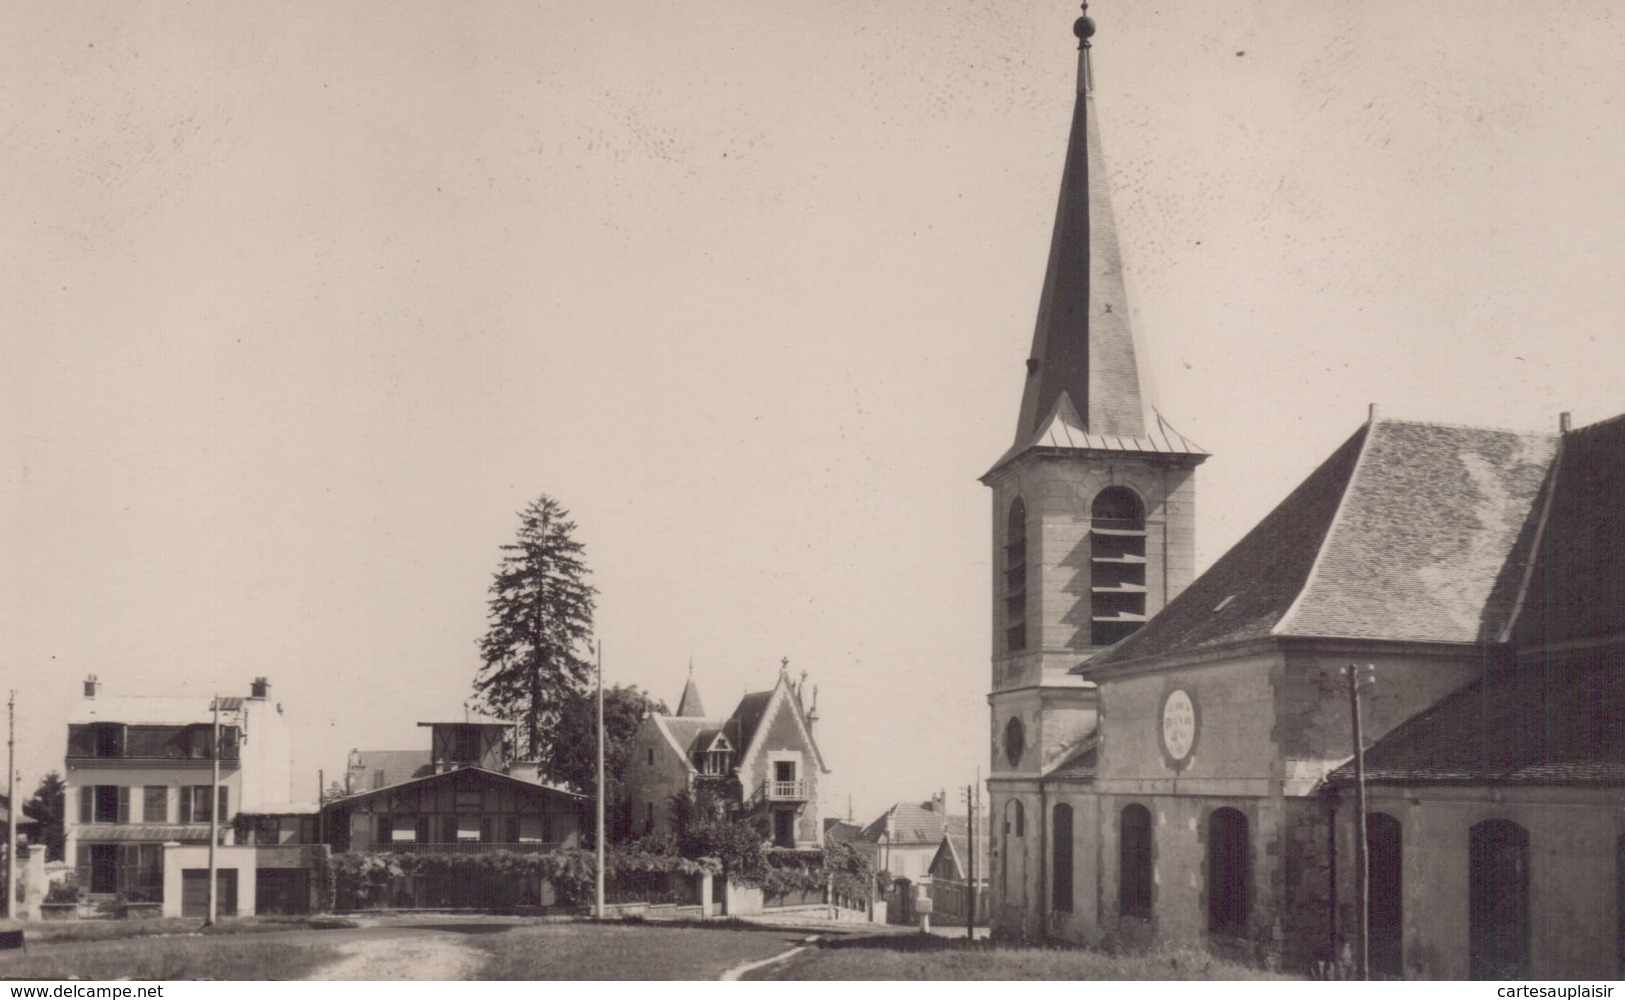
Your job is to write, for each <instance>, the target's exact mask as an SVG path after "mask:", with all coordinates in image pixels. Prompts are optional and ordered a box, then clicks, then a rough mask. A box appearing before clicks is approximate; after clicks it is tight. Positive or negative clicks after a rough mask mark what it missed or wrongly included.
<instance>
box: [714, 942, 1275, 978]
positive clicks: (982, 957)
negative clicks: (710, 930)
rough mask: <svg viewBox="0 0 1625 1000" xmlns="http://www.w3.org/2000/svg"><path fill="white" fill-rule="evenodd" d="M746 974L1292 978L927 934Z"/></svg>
mask: <svg viewBox="0 0 1625 1000" xmlns="http://www.w3.org/2000/svg"><path fill="white" fill-rule="evenodd" d="M745 978H747V979H817V980H863V979H904V980H908V979H945V980H967V979H1094V980H1147V979H1151V980H1157V979H1290V978H1292V977H1290V976H1281V975H1278V974H1276V973H1273V972H1265V971H1263V970H1261V969H1254V968H1250V967H1248V966H1245V965H1237V964H1235V963H1233V962H1225V961H1221V960H1219V959H1216V958H1214V957H1213V956H1211V955H1208V954H1206V953H1205V952H1199V951H1193V950H1188V949H1179V950H1159V951H1153V952H1148V953H1145V954H1140V955H1108V954H1106V953H1104V952H1098V951H1087V950H1084V949H1080V948H1026V947H1007V946H1003V945H994V944H990V943H988V942H985V941H978V942H976V943H975V944H972V943H970V942H968V941H964V940H958V939H950V938H940V937H925V936H921V935H908V936H887V937H856V938H847V939H837V940H830V941H821V942H819V943H818V944H817V945H816V946H815V947H813V948H810V949H808V950H807V951H804V952H802V953H801V954H799V955H797V956H795V957H794V958H791V959H789V960H787V961H785V962H782V963H780V964H777V965H772V966H769V967H767V968H765V969H762V970H761V971H760V972H758V973H753V974H751V975H749V976H746V977H745Z"/></svg>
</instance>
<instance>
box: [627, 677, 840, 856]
mask: <svg viewBox="0 0 1625 1000" xmlns="http://www.w3.org/2000/svg"><path fill="white" fill-rule="evenodd" d="M805 687H806V677H805V674H804V675H803V676H802V682H801V683H800V684H796V683H793V682H792V681H791V680H790V677H789V661H788V660H785V661H783V662H782V663H781V665H780V669H779V677H778V682H777V683H776V684H774V686H773V687H772V689H770V690H767V691H757V692H753V693H751V694H747V695H745V696H744V697H742V698H740V699H739V704H738V705H737V706H735V708H734V710H733V712H732V713H730V714H729V715H727V716H720V717H713V716H707V715H706V714H705V709H704V706H703V705H702V704H701V701H700V695H699V688H698V687H697V686H696V685H695V683H694V678H693V676H692V675H691V676H690V677H689V678H688V681H687V683H686V684H685V686H684V688H683V695H682V698H681V699H679V701H678V704H677V711H676V712H675V713H674V714H671V715H661V714H655V715H650V716H649V717H648V718H646V719H644V720H643V722H642V724H640V725H639V727H638V730H637V733H636V734H635V735H634V737H633V749H632V756H631V759H630V761H629V762H628V764H627V767H626V772H625V774H624V775H623V778H622V782H623V785H622V787H623V789H624V791H623V793H622V794H623V797H622V802H621V809H622V814H623V816H625V817H627V818H628V820H629V827H630V830H629V832H630V833H631V835H633V836H643V835H646V834H652V833H667V832H671V831H674V830H675V829H676V828H677V826H678V810H679V809H680V808H682V806H681V805H680V804H679V800H680V798H681V797H683V796H693V798H694V800H696V801H702V802H704V803H708V804H709V807H711V808H715V809H717V810H719V811H720V812H721V813H722V814H724V815H728V816H733V817H737V818H740V819H744V820H747V821H750V822H753V823H755V824H757V826H758V827H759V828H760V829H761V831H762V835H763V837H764V839H767V840H769V841H770V842H771V843H772V844H773V845H774V846H776V847H817V846H819V845H821V844H822V843H823V837H824V830H823V824H822V823H821V822H820V820H819V801H818V781H819V778H820V776H821V775H824V774H828V773H829V768H827V767H826V766H825V765H824V757H823V754H822V752H821V751H820V750H819V748H818V743H817V741H816V740H815V739H814V738H813V726H814V725H815V724H816V722H817V721H818V709H817V703H816V702H817V698H816V692H815V693H814V699H813V701H814V704H813V705H811V706H805V705H804V704H803V701H802V693H803V690H804V688H805Z"/></svg>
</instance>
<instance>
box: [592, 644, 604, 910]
mask: <svg viewBox="0 0 1625 1000" xmlns="http://www.w3.org/2000/svg"><path fill="white" fill-rule="evenodd" d="M594 652H595V653H596V654H597V656H598V874H597V877H596V881H595V882H594V885H593V911H592V915H593V917H594V918H596V919H598V920H602V919H604V642H603V640H602V639H600V640H599V641H598V644H597V647H596V649H595V650H594Z"/></svg>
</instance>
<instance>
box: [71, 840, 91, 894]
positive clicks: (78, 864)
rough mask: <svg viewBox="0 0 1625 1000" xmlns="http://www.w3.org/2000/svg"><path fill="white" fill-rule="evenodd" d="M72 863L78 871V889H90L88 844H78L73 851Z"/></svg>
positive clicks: (85, 890) (84, 890) (87, 890)
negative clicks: (76, 848)
mask: <svg viewBox="0 0 1625 1000" xmlns="http://www.w3.org/2000/svg"><path fill="white" fill-rule="evenodd" d="M74 855H75V856H74V859H73V864H74V867H75V868H76V869H77V870H78V872H79V889H80V891H81V892H89V891H90V845H89V844H80V845H79V848H78V850H77V851H75V852H74Z"/></svg>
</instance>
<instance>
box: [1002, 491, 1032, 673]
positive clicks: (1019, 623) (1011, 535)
mask: <svg viewBox="0 0 1625 1000" xmlns="http://www.w3.org/2000/svg"><path fill="white" fill-rule="evenodd" d="M1026 648H1027V504H1026V502H1025V501H1023V500H1022V499H1021V498H1020V497H1016V498H1015V500H1013V501H1012V502H1011V504H1010V514H1009V517H1008V518H1007V520H1006V522H1005V527H1004V649H1005V652H1007V653H1014V652H1017V651H1018V650H1022V649H1026Z"/></svg>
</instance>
